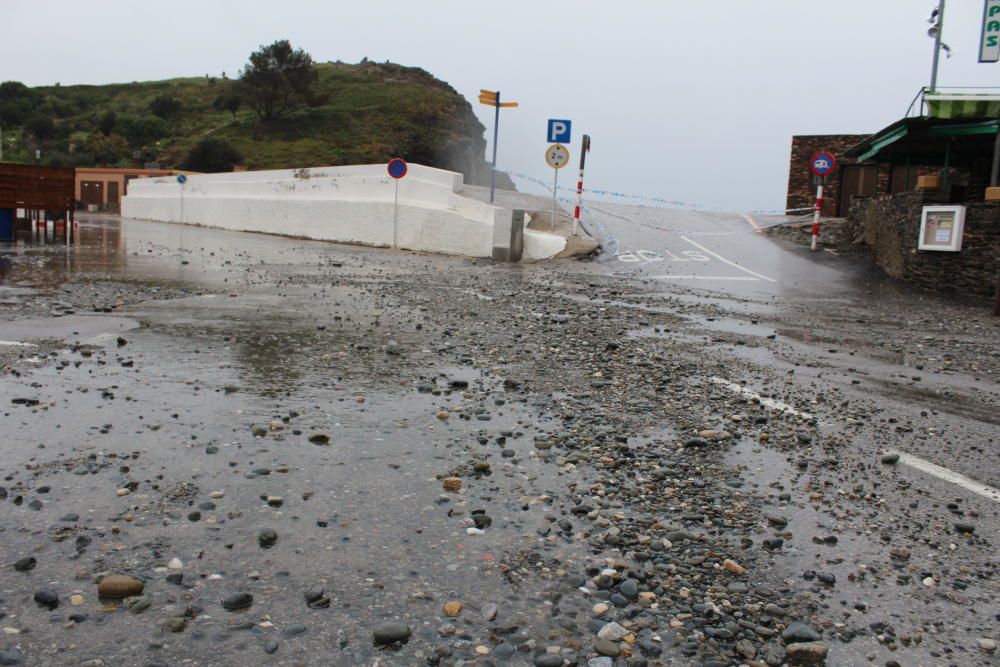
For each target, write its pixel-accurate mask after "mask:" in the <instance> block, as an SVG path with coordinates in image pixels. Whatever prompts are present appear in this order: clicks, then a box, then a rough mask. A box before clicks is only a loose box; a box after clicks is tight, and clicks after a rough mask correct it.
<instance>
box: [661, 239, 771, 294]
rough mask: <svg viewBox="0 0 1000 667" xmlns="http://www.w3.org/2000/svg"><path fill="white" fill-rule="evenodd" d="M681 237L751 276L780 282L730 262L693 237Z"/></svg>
mask: <svg viewBox="0 0 1000 667" xmlns="http://www.w3.org/2000/svg"><path fill="white" fill-rule="evenodd" d="M681 238H682V239H684V240H685V241H687V242H688V243H690V244H691V245H693V246H694V247H695V248H698V249H700V250H701V251H702V252H707V253H708V254H709V255H711V256H712V257H714V258H716V259H717V260H719V261H720V262H723V263H724V264H728V265H729V266H732V267H733V268H737V269H739V270H740V271H743V272H745V273H749V274H750V275H751V276H757V277H758V278H761V279H762V280H766V281H768V282H771V283H776V282H778V281H777V280H775V279H774V278H768V277H767V276H765V275H763V274H761V273H757V272H756V271H751V270H750V269H748V268H745V267H742V266H740V265H739V264H737V263H735V262H730V261H729V260H728V259H726V258H725V257H723V256H722V255H720V254H719V253H717V252H712V251H711V250H709V249H708V248H706V247H705V246H703V245H701V244H700V243H695V242H694V241H692V240H691V239H689V238H688V237H686V236H681Z"/></svg>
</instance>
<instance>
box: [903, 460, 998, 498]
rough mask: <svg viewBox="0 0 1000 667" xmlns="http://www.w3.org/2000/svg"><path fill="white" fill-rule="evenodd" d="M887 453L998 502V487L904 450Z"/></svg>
mask: <svg viewBox="0 0 1000 667" xmlns="http://www.w3.org/2000/svg"><path fill="white" fill-rule="evenodd" d="M887 453H889V454H899V462H900V463H903V464H905V465H908V466H910V467H911V468H915V469H917V470H919V471H920V472H925V473H927V474H928V475H933V476H934V477H937V478H938V479H943V480H944V481H946V482H951V483H952V484H954V485H956V486H960V487H962V488H963V489H965V490H966V491H971V492H972V493H975V494H977V495H980V496H982V497H984V498H989V499H990V500H992V501H993V502H995V503H1000V489H996V488H994V487H992V486H990V485H989V484H983V483H982V482H977V481H976V480H974V479H970V478H968V477H966V476H965V475H962V474H960V473H957V472H955V471H953V470H948V469H947V468H943V467H941V466H939V465H937V464H936V463H931V462H930V461H925V460H924V459H922V458H919V457H917V456H913V455H912V454H907V453H906V452H901V451H899V450H889V451H888V452H887Z"/></svg>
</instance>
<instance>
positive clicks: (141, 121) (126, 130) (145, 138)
mask: <svg viewBox="0 0 1000 667" xmlns="http://www.w3.org/2000/svg"><path fill="white" fill-rule="evenodd" d="M118 124H119V125H120V126H121V133H122V134H124V135H125V138H126V139H128V141H129V143H130V144H132V146H134V147H135V148H142V147H143V146H145V145H147V144H151V143H153V142H154V141H156V140H157V139H162V138H163V137H165V136H167V135H168V134H170V128H169V127H168V126H167V124H166V123H165V122H163V121H162V120H160V119H159V118H156V117H155V116H142V117H140V118H123V119H122V120H121V121H120V122H119V123H118Z"/></svg>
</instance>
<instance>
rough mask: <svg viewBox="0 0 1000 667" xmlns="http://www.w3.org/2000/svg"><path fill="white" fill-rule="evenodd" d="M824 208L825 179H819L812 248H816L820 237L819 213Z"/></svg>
mask: <svg viewBox="0 0 1000 667" xmlns="http://www.w3.org/2000/svg"><path fill="white" fill-rule="evenodd" d="M822 208H823V179H822V178H820V179H819V184H818V185H817V186H816V209H815V210H814V211H813V228H812V244H811V246H810V247H811V249H812V250H816V241H817V240H818V239H819V213H820V210H821V209H822Z"/></svg>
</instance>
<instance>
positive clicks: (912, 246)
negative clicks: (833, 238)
mask: <svg viewBox="0 0 1000 667" xmlns="http://www.w3.org/2000/svg"><path fill="white" fill-rule="evenodd" d="M939 199H940V197H938V196H936V195H935V194H929V195H928V194H925V193H923V192H920V191H917V192H908V193H905V194H900V195H895V196H888V195H882V196H878V197H874V198H871V199H856V200H854V203H853V204H852V205H851V210H850V213H849V214H848V220H847V225H848V229H847V230H846V233H845V236H847V237H848V238H855V239H862V240H863V243H864V245H865V246H867V248H868V249H869V250H870V251H871V253H872V257H873V259H874V261H875V263H876V264H878V265H879V266H880V267H882V269H884V270H885V272H886V273H888V274H889V275H891V276H894V277H896V278H900V279H901V280H905V281H906V282H909V283H912V284H914V285H917V286H919V287H923V288H926V289H932V290H936V291H947V290H954V291H955V292H958V293H960V294H964V295H970V296H982V297H992V296H993V295H994V293H995V291H996V289H997V284H998V280H1000V202H969V203H966V204H965V206H966V213H965V233H964V235H963V239H962V250H961V251H960V252H941V251H936V250H918V249H917V239H918V237H919V234H920V217H921V210H922V208H923V206H924V205H925V204H936V203H938V201H936V200H939Z"/></svg>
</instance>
